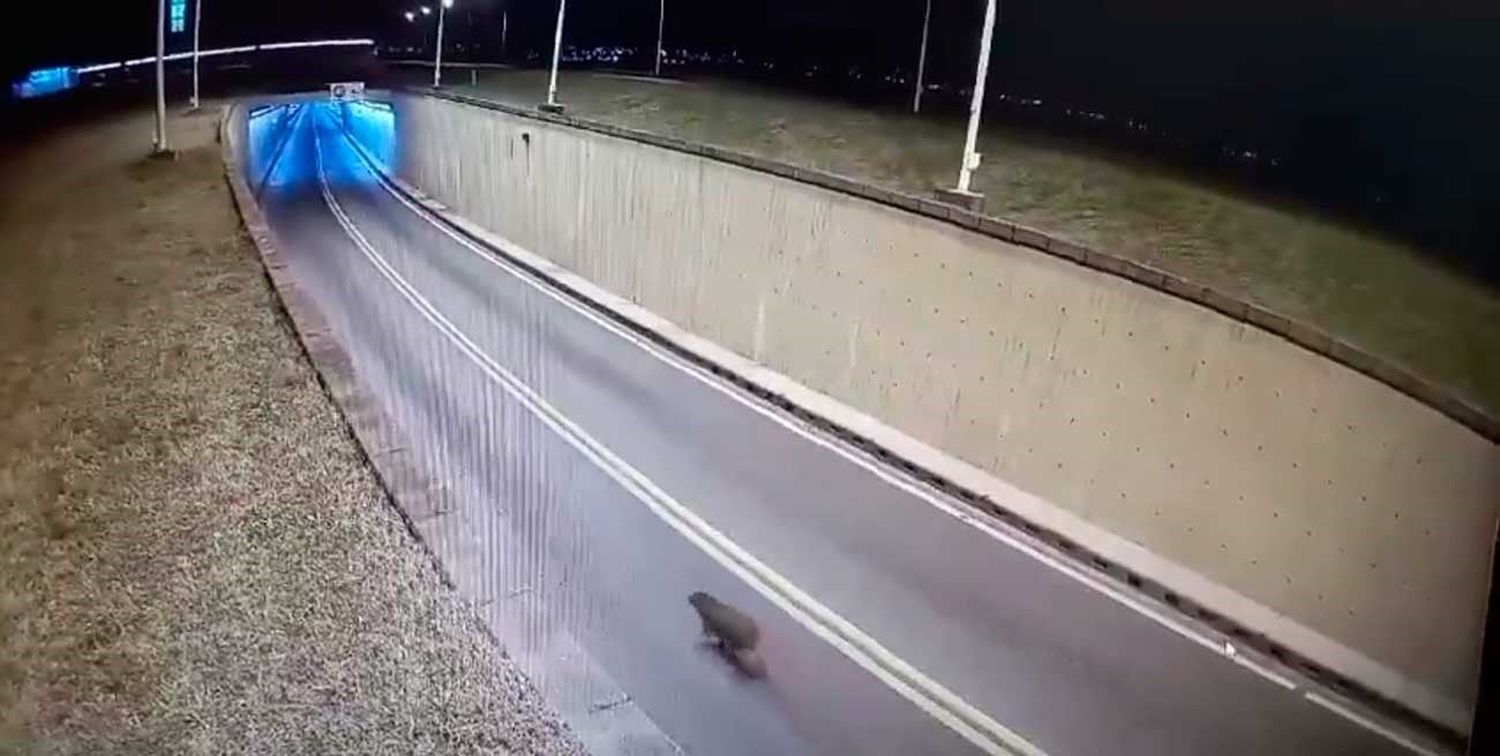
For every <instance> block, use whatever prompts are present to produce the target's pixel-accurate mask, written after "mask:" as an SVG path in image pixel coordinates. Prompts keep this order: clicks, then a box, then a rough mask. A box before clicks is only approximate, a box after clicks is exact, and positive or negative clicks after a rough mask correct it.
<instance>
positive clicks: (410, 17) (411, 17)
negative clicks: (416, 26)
mask: <svg viewBox="0 0 1500 756" xmlns="http://www.w3.org/2000/svg"><path fill="white" fill-rule="evenodd" d="M405 15H406V21H407V23H410V22H412V21H416V20H417V14H415V13H413V12H411V11H407V12H406V14H405Z"/></svg>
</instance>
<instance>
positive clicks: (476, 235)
mask: <svg viewBox="0 0 1500 756" xmlns="http://www.w3.org/2000/svg"><path fill="white" fill-rule="evenodd" d="M418 94H421V93H420V92H419V93H418ZM505 110H506V111H507V112H510V109H509V108H506V109H505ZM522 115H526V116H528V117H530V116H532V115H533V114H532V113H530V112H529V111H522ZM539 120H546V121H558V122H562V121H566V120H567V119H566V118H561V119H559V118H553V117H550V116H548V117H540V118H539ZM564 125H567V124H564ZM798 170H800V169H798ZM385 178H386V179H387V180H388V182H389V183H390V184H391V185H392V186H393V187H394V188H395V189H396V190H397V191H399V192H401V193H403V194H405V195H406V196H407V198H408V199H410V200H412V202H414V203H415V204H417V205H419V206H421V207H423V208H424V209H426V210H427V211H429V212H431V213H432V214H433V215H435V216H436V217H438V218H440V219H441V220H442V221H443V222H445V223H447V224H448V225H449V226H450V227H451V228H453V229H454V230H456V231H458V232H459V233H461V234H463V235H464V236H467V237H469V238H470V239H471V240H473V241H474V242H475V243H477V244H480V245H482V246H484V247H485V248H487V249H489V250H490V251H491V252H492V253H493V254H497V255H500V256H503V257H504V258H506V259H507V260H508V261H510V262H511V263H513V264H515V265H517V266H519V267H521V268H523V269H525V270H527V271H528V272H530V273H531V274H532V275H534V276H536V277H537V278H539V279H541V280H543V281H545V282H547V284H548V285H550V286H553V287H555V288H556V289H558V290H559V291H562V292H564V293H566V294H567V295H568V296H570V297H572V298H574V299H575V300H577V301H579V302H580V303H582V304H584V305H586V306H588V307H591V308H592V309H594V310H595V311H596V312H599V313H601V314H602V315H604V316H606V317H608V318H610V319H611V320H613V321H614V322H616V323H618V324H620V325H621V326H623V327H625V328H627V329H629V331H631V332H632V333H634V334H636V335H638V336H640V337H642V338H643V339H645V340H648V341H650V342H651V343H653V344H655V345H657V346H659V347H661V348H663V349H665V350H667V351H669V352H671V353H672V354H674V355H676V356H678V357H680V358H682V359H684V360H686V361H688V362H689V363H691V364H693V365H695V366H697V367H699V368H701V369H703V370H705V371H707V372H710V373H713V374H714V375H716V376H717V377H719V378H721V379H723V380H725V381H726V382H728V383H731V384H733V385H735V386H737V387H739V388H740V389H741V390H743V391H745V392H747V393H749V394H752V395H754V396H756V397H758V398H759V399H761V400H763V401H765V402H767V403H769V404H772V405H774V406H776V407H778V408H779V409H781V410H782V411H784V412H786V413H788V414H790V415H793V416H795V417H796V418H798V419H799V420H801V421H803V422H805V423H806V424H808V425H811V426H813V427H816V428H818V429H819V430H821V431H823V432H825V433H827V434H829V435H831V436H836V437H838V438H840V439H842V440H843V441H845V442H846V443H848V444H850V445H852V446H855V447H858V448H859V449H861V450H862V451H864V452H865V453H867V454H869V455H871V456H872V457H876V458H878V459H880V460H881V461H882V462H884V463H885V464H887V465H889V466H891V467H893V468H896V469H899V470H902V471H904V472H905V473H906V474H908V475H910V476H911V477H912V478H915V479H917V480H920V481H922V482H923V483H925V484H927V485H929V486H931V487H933V488H936V489H938V490H940V491H942V492H943V493H945V494H947V495H948V496H950V497H952V498H954V499H957V500H960V501H963V502H965V503H967V504H969V505H970V506H973V507H974V508H975V509H978V510H980V511H982V512H984V513H985V514H988V515H990V516H992V517H994V518H996V519H998V520H1002V521H1004V522H1005V523H1006V524H1007V525H1009V526H1011V527H1012V528H1013V529H1015V530H1019V531H1022V532H1024V533H1026V534H1028V535H1030V536H1031V537H1033V538H1035V539H1037V540H1039V541H1041V542H1042V543H1044V544H1045V545H1047V546H1049V547H1051V548H1052V549H1053V550H1055V551H1057V552H1060V553H1062V554H1064V555H1066V556H1067V557H1068V558H1069V559H1070V560H1071V561H1072V562H1073V563H1075V564H1077V565H1079V566H1080V568H1082V569H1085V570H1088V571H1089V572H1090V573H1091V574H1094V575H1098V576H1101V577H1103V578H1105V579H1107V580H1109V581H1111V582H1112V583H1114V584H1115V585H1117V586H1119V587H1120V588H1122V589H1123V590H1127V591H1131V592H1133V593H1136V594H1139V595H1142V596H1144V597H1148V598H1149V599H1151V600H1154V601H1155V602H1157V603H1158V604H1160V605H1161V606H1162V608H1163V609H1164V611H1168V612H1172V613H1175V614H1178V615H1180V616H1183V617H1185V618H1187V619H1188V620H1190V621H1192V622H1194V623H1196V624H1198V625H1199V626H1200V627H1203V628H1207V629H1209V630H1210V631H1211V634H1212V635H1214V636H1217V637H1219V638H1222V639H1223V640H1224V641H1225V642H1232V643H1233V644H1234V645H1236V646H1238V647H1239V649H1240V650H1239V651H1237V653H1245V652H1246V650H1247V649H1253V650H1254V651H1256V652H1258V653H1259V654H1261V655H1263V657H1264V658H1265V660H1266V661H1267V662H1268V663H1269V664H1272V665H1276V666H1278V667H1280V668H1281V669H1282V670H1283V671H1285V672H1287V673H1289V674H1292V675H1296V676H1299V677H1302V678H1304V679H1307V680H1310V681H1313V682H1314V683H1315V685H1317V686H1322V687H1325V688H1326V689H1328V690H1331V691H1333V692H1334V693H1335V694H1337V695H1340V696H1342V697H1346V698H1348V699H1350V700H1353V701H1358V702H1359V703H1361V704H1363V705H1364V706H1367V707H1369V708H1370V709H1372V710H1374V711H1376V712H1378V713H1379V714H1380V715H1383V716H1386V717H1390V718H1393V719H1396V720H1398V721H1402V722H1406V723H1409V724H1411V725H1412V726H1414V727H1415V728H1417V729H1419V730H1421V731H1423V732H1425V733H1426V734H1428V735H1429V736H1431V737H1434V738H1435V739H1438V740H1441V741H1443V742H1446V743H1449V744H1454V743H1455V740H1454V739H1455V737H1456V736H1457V737H1460V739H1461V736H1459V735H1458V733H1463V732H1467V731H1468V728H1469V724H1470V723H1469V719H1470V712H1469V711H1468V708H1467V707H1466V706H1465V705H1463V704H1462V703H1460V702H1458V701H1454V700H1451V699H1448V698H1446V697H1445V696H1443V695H1441V694H1439V693H1436V692H1435V691H1432V690H1430V689H1429V688H1427V687H1426V686H1424V685H1422V684H1421V683H1419V682H1417V681H1415V680H1412V679H1410V678H1407V677H1405V676H1404V675H1402V674H1401V673H1400V672H1398V671H1397V670H1395V669H1392V668H1390V667H1388V666H1386V665H1383V664H1381V663H1380V662H1377V661H1375V660H1373V659H1371V658H1369V657H1367V656H1365V655H1363V654H1361V653H1359V652H1358V651H1355V650H1353V649H1351V648H1348V647H1346V646H1344V645H1342V644H1340V643H1338V642H1337V641H1335V640H1333V639H1331V638H1328V637H1327V636H1324V635H1322V634H1321V633H1318V632H1317V631H1315V630H1313V629H1311V628H1308V627H1306V626H1304V625H1302V624H1300V623H1298V622H1297V621H1295V620H1293V619H1291V618H1288V617H1286V616H1284V615H1281V614H1279V613H1277V612H1275V611H1274V610H1272V609H1270V608H1268V607H1265V606H1264V605H1261V604H1259V603H1257V602H1255V601H1253V600H1251V599H1249V598H1247V597H1245V596H1243V595H1242V594H1239V593H1237V592H1235V591H1233V590H1230V589H1227V588H1225V587H1223V586H1221V585H1219V584H1218V583H1215V582H1213V581H1211V580H1209V579H1207V578H1205V577H1203V576H1202V575H1200V574H1198V573H1197V572H1194V571H1192V570H1190V569H1188V568H1186V567H1184V566H1182V565H1180V564H1177V563H1175V562H1172V561H1170V560H1167V559H1164V558H1162V557H1160V556H1159V555H1157V554H1155V553H1152V552H1150V551H1148V550H1146V549H1144V548H1142V547H1141V546H1139V545H1137V544H1135V543H1132V542H1130V541H1128V540H1126V539H1124V538H1121V537H1119V536H1117V535H1115V534H1114V533H1111V532H1109V531H1107V530H1105V529H1103V528H1100V527H1099V526H1097V525H1094V524H1093V523H1090V522H1088V521H1087V520H1084V519H1083V518H1081V517H1079V516H1078V515H1076V514H1074V513H1072V512H1069V511H1067V510H1065V509H1063V508H1061V507H1058V506H1055V505H1053V504H1051V503H1049V502H1047V501H1045V500H1043V499H1041V498H1039V497H1036V496H1033V495H1031V494H1029V493H1026V492H1024V491H1021V490H1020V489H1017V488H1015V487H1014V486H1012V485H1010V484H1008V483H1006V482H1005V481H1003V480H1000V479H999V478H996V477H995V476H993V475H991V474H989V473H988V472H985V471H983V470H980V469H979V468H977V467H974V466H972V465H969V464H967V463H965V462H963V461H961V460H959V459H957V458H955V457H953V456H951V455H949V454H947V453H945V452H943V451H941V450H939V449H936V448H934V447H932V446H929V445H927V444H924V443H922V442H920V441H918V440H916V439H914V438H911V437H910V436H908V435H906V434H905V433H903V432H902V431H900V430H898V429H896V428H893V427H891V426H889V425H887V424H885V423H883V422H882V421H880V420H878V419H877V418H874V417H872V416H870V415H868V414H865V413H863V412H861V411H859V410H857V409H854V408H852V407H849V406H847V405H845V404H843V403H841V402H839V401H837V400H835V399H833V398H831V397H828V396H826V395H824V394H822V393H819V392H817V391H815V390H813V389H811V388H808V387H807V386H804V385H802V384H801V383H799V382H797V381H795V380H793V379H792V378H790V377H788V376H785V375H782V374H780V373H778V372H775V371H773V370H771V369H769V368H767V367H765V366H763V365H760V364H758V363H756V362H754V361H752V360H750V359H749V358H746V357H743V356H741V355H739V354H736V353H735V352H733V351H731V350H729V349H726V348H725V347H722V346H720V345H718V344H716V343H714V342H712V341H710V340H708V339H705V338H703V337H701V336H697V335H695V334H693V333H690V332H688V331H686V330H684V329H683V328H681V327H680V326H678V325H676V324H674V323H672V322H671V321H668V320H667V319H666V318H663V317H661V316H660V315H657V314H655V313H653V312H651V311H650V310H648V309H646V308H643V307H641V306H640V305H637V304H635V303H633V302H630V301H629V300H627V299H624V298H622V297H620V296H617V295H615V294H613V293H611V292H609V291H607V290H605V289H604V288H602V287H600V286H598V285H596V284H594V283H592V282H591V281H589V280H587V279H586V278H584V277H582V276H580V275H578V274H577V273H574V272H572V271H570V270H568V269H566V268H564V267H562V266H560V265H557V264H556V263H553V262H551V261H549V260H547V259H545V258H543V257H542V256H540V255H537V254H536V253H534V252H531V251H529V250H526V249H525V248H523V247H520V246H519V245H517V244H515V243H513V242H511V241H510V240H508V239H506V238H504V237H503V236H501V235H499V234H496V233H494V232H492V231H490V230H487V229H484V228H482V227H480V226H479V225H477V224H475V223H473V222H472V221H469V220H467V219H465V218H463V217H462V216H460V215H458V214H457V213H455V212H453V211H452V210H451V209H449V208H448V207H447V206H445V205H443V204H442V203H440V202H438V201H436V200H434V199H432V198H431V197H429V196H427V195H426V194H425V193H424V192H422V191H421V189H419V188H417V187H414V186H412V185H411V184H410V183H408V182H406V181H405V180H403V179H401V178H400V177H397V176H390V175H386V177H385ZM1252 628H1253V629H1252Z"/></svg>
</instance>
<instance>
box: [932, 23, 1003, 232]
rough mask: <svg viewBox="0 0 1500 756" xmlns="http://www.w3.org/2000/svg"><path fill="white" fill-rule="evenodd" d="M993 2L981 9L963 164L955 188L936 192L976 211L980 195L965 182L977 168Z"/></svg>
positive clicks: (993, 26)
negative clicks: (976, 145) (976, 60)
mask: <svg viewBox="0 0 1500 756" xmlns="http://www.w3.org/2000/svg"><path fill="white" fill-rule="evenodd" d="M996 2H997V0H989V2H988V3H987V4H986V6H985V10H984V29H983V31H982V32H981V33H980V34H981V36H980V37H979V65H978V70H977V71H976V72H975V73H974V98H973V99H972V100H970V101H969V130H968V133H967V134H966V135H965V136H964V162H963V164H962V165H960V166H959V167H958V185H957V186H955V187H954V188H952V189H940V190H938V194H939V196H941V197H942V198H943V199H946V200H948V201H950V202H954V203H956V204H958V205H961V206H963V207H966V208H968V209H970V210H973V211H975V212H978V211H979V209H980V208H981V207H982V206H983V204H984V195H981V194H978V193H977V192H973V191H970V190H969V180H970V179H971V178H973V174H974V169H975V168H978V167H979V153H978V152H975V151H974V145H975V142H976V141H978V139H979V115H980V113H981V111H983V110H984V82H985V79H986V78H987V76H988V75H989V71H990V42H991V41H992V40H993V38H994V35H995V15H996V9H995V5H996Z"/></svg>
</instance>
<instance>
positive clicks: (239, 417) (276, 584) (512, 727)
mask: <svg viewBox="0 0 1500 756" xmlns="http://www.w3.org/2000/svg"><path fill="white" fill-rule="evenodd" d="M214 126H215V117H214V116H212V115H205V116H198V117H192V118H177V119H175V122H174V129H175V131H176V133H177V137H178V139H179V142H178V144H179V146H183V147H185V148H186V149H185V151H184V152H183V153H182V155H181V159H180V160H178V161H176V162H151V161H143V160H142V159H140V155H141V154H142V153H143V151H144V148H145V146H146V145H147V144H148V140H149V133H150V127H149V118H147V117H144V116H143V115H141V114H132V115H128V116H123V117H116V118H113V119H111V120H108V121H104V122H99V123H94V124H89V125H85V126H79V127H73V128H69V129H66V130H64V131H61V132H57V133H54V134H52V135H49V136H46V137H44V138H40V139H35V140H32V141H31V142H30V143H28V144H26V145H23V146H21V147H7V148H6V149H4V151H3V152H0V177H3V183H0V229H3V232H0V414H3V419H0V752H6V751H14V752H43V753H54V752H55V753H97V752H105V753H108V752H162V751H172V752H178V751H189V752H209V753H218V752H235V753H239V752H247V751H249V752H297V753H304V752H313V753H316V752H334V751H337V752H362V753H363V752H488V751H520V752H547V753H554V752H559V751H573V750H576V749H577V745H576V743H575V742H574V741H573V740H572V739H571V736H570V735H569V734H568V733H567V732H566V731H565V730H564V729H563V728H562V727H561V725H559V724H557V722H556V720H555V719H554V718H553V717H552V716H551V715H550V714H549V713H548V712H547V711H545V709H544V707H543V706H542V704H541V703H540V702H539V700H538V699H537V697H536V695H535V694H534V693H533V691H532V689H531V688H530V687H529V685H528V684H527V683H526V681H525V680H524V679H523V678H521V677H520V675H519V674H518V673H517V672H516V671H515V669H514V667H513V666H512V665H511V664H510V663H509V662H508V661H507V660H506V659H505V658H504V657H503V655H501V654H500V652H499V651H498V650H497V649H496V648H495V646H494V644H493V643H492V642H491V641H490V639H489V637H488V636H487V635H486V634H485V633H484V631H483V629H482V628H481V627H480V626H479V624H478V622H477V620H476V619H475V618H474V617H473V615H472V613H471V612H470V611H469V610H468V609H467V608H466V607H464V606H462V605H461V604H460V603H459V602H458V599H457V598H456V596H455V595H454V594H453V593H452V592H451V591H448V590H447V589H445V588H444V586H443V585H442V584H441V581H440V579H439V577H438V575H437V573H436V571H435V569H434V567H433V566H432V565H431V563H430V561H429V560H428V559H427V558H426V557H425V555H424V553H423V552H422V551H421V550H420V548H419V546H418V545H417V544H416V543H415V542H414V540H413V539H412V537H411V536H410V535H409V533H408V532H407V530H406V529H405V527H404V525H403V524H402V522H401V520H400V519H399V517H398V516H397V515H396V514H395V513H394V511H393V510H392V509H391V508H390V507H389V506H388V505H387V504H386V502H385V499H384V497H383V495H382V493H381V491H380V490H379V488H378V486H377V484H376V482H375V480H374V478H373V476H372V474H371V472H370V471H369V469H368V468H367V466H366V465H365V463H364V461H363V459H362V457H361V456H360V454H359V452H358V450H357V448H356V446H355V444H354V442H353V441H352V440H351V439H350V438H349V437H348V436H347V434H346V431H345V429H344V426H343V424H342V422H341V420H340V418H339V417H338V415H337V414H336V412H335V410H334V408H333V407H332V406H331V405H330V403H329V401H328V400H327V398H326V397H325V395H324V394H323V392H322V391H321V389H320V388H319V385H318V383H317V381H316V378H315V375H314V373H313V372H312V370H311V368H310V367H309V365H308V364H307V362H306V361H305V360H304V359H303V357H302V355H301V354H300V352H299V350H298V348H297V345H296V343H295V340H294V338H293V337H292V335H291V334H290V332H289V330H288V329H287V328H286V327H285V325H284V324H283V323H282V322H281V320H280V318H279V316H278V315H277V314H276V310H275V309H274V306H273V304H274V302H273V299H272V295H271V293H270V291H269V289H268V287H267V285H266V283H265V280H264V278H263V275H262V273H261V271H260V268H259V263H258V261H257V259H256V258H255V256H254V250H253V248H252V247H251V246H250V244H249V242H248V241H247V240H246V239H245V238H244V237H243V236H242V234H241V232H240V230H239V224H238V219H237V217H236V216H235V214H234V212H233V210H232V207H231V204H230V200H229V198H228V192H227V190H226V188H225V186H224V183H223V180H222V177H221V176H222V170H221V164H220V159H219V152H218V147H217V146H216V145H215V144H213V141H212V134H213V128H214Z"/></svg>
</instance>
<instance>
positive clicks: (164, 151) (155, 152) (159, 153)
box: [150, 147, 177, 160]
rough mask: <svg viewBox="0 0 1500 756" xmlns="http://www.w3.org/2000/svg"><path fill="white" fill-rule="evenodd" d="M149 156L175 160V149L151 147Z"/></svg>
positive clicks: (155, 158) (156, 158) (153, 158)
mask: <svg viewBox="0 0 1500 756" xmlns="http://www.w3.org/2000/svg"><path fill="white" fill-rule="evenodd" d="M150 157H151V159H152V160H176V159H177V150H174V149H172V148H170V147H152V148H151V155H150Z"/></svg>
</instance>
